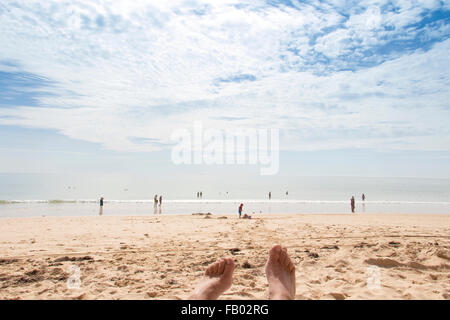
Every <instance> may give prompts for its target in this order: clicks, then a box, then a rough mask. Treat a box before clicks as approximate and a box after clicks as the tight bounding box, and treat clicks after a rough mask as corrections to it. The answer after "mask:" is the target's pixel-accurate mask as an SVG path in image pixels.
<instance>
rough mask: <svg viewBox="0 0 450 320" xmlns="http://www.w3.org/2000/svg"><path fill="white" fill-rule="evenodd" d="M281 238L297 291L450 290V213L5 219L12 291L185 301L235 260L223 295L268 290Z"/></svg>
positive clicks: (448, 293) (8, 289) (360, 295)
mask: <svg viewBox="0 0 450 320" xmlns="http://www.w3.org/2000/svg"><path fill="white" fill-rule="evenodd" d="M276 243H279V244H281V245H282V246H285V247H287V249H288V253H289V255H290V256H291V258H292V260H293V261H294V262H295V267H296V287H297V292H296V299H447V300H448V299H450V216H449V215H418V214H413V215H406V214H405V215H398V214H354V215H351V214H342V215H336V214H334V215H320V214H309V215H302V214H296V215H286V214H284V215H283V214H278V215H275V214H271V215H269V214H259V215H257V217H256V219H250V220H244V219H241V220H239V219H238V218H237V216H235V215H226V216H223V215H214V214H213V215H210V216H205V215H154V216H145V217H142V216H140V217H135V216H114V217H108V216H95V217H40V218H4V219H1V220H0V288H1V289H0V298H1V299H185V298H186V297H187V296H188V295H189V293H190V292H191V291H192V289H193V288H194V287H195V285H196V283H197V281H198V279H200V277H201V276H202V275H203V273H204V270H205V268H206V267H207V266H208V265H209V264H210V263H212V262H214V261H215V260H216V259H218V258H221V257H232V258H233V259H234V261H235V264H236V269H235V271H234V280H233V285H232V287H231V289H230V290H228V291H227V292H226V293H225V294H224V295H222V296H221V299H266V298H267V294H268V290H267V282H266V278H265V274H264V264H265V262H266V259H267V252H268V250H269V249H270V247H271V246H272V245H273V244H276ZM77 268H79V269H77ZM78 271H79V273H78ZM77 274H79V276H80V277H79V278H80V282H79V283H78V282H77V281H76V278H77ZM74 279H75V280H74ZM68 283H69V284H70V285H69V286H68ZM77 283H78V284H79V288H76V287H74V285H73V284H75V285H76V284H77Z"/></svg>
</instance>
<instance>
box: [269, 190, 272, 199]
mask: <svg viewBox="0 0 450 320" xmlns="http://www.w3.org/2000/svg"><path fill="white" fill-rule="evenodd" d="M270 199H272V192H269V200H270Z"/></svg>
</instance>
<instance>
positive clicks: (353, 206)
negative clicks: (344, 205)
mask: <svg viewBox="0 0 450 320" xmlns="http://www.w3.org/2000/svg"><path fill="white" fill-rule="evenodd" d="M350 207H351V208H352V212H353V213H354V212H355V197H354V196H352V198H351V199H350Z"/></svg>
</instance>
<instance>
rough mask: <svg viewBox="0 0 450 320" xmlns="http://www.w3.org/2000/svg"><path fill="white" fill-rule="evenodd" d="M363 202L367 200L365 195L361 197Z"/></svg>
mask: <svg viewBox="0 0 450 320" xmlns="http://www.w3.org/2000/svg"><path fill="white" fill-rule="evenodd" d="M361 199H362V201H364V200H366V196H365V195H364V193H363V194H362V196H361Z"/></svg>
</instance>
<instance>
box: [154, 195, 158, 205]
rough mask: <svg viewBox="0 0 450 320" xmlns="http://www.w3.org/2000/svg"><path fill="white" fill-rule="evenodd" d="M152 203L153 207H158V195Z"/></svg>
mask: <svg viewBox="0 0 450 320" xmlns="http://www.w3.org/2000/svg"><path fill="white" fill-rule="evenodd" d="M153 202H154V203H155V207H156V206H157V205H158V195H157V194H155V197H154V198H153Z"/></svg>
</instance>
